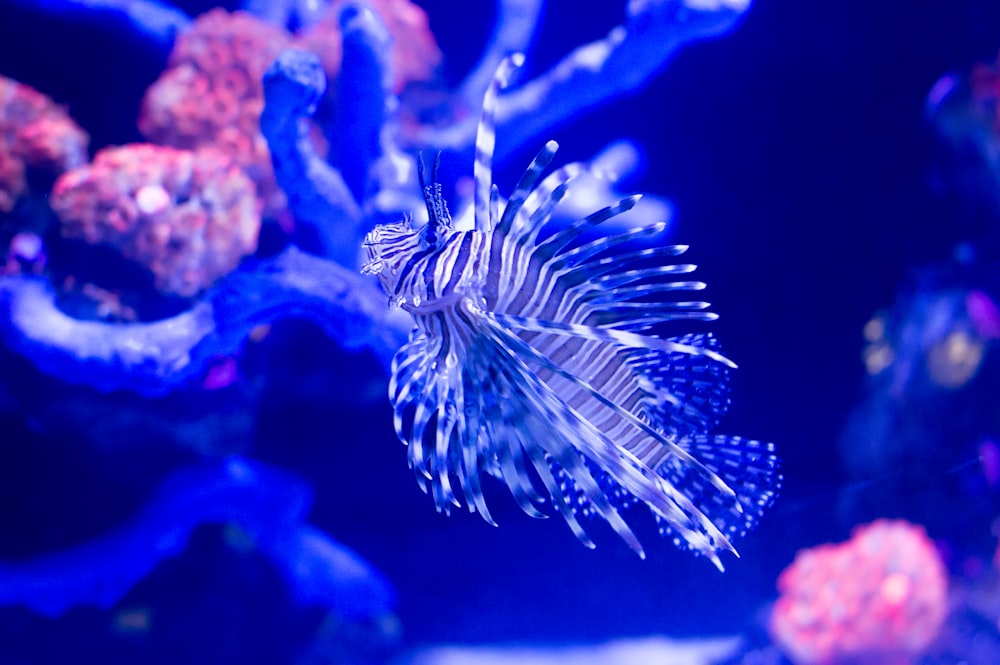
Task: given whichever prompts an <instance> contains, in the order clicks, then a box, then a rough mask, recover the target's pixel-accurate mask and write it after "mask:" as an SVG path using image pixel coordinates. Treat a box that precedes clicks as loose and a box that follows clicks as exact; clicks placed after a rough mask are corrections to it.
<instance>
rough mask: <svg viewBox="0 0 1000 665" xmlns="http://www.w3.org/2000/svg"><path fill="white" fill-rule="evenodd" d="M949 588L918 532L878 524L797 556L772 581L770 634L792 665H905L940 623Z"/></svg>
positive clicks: (888, 523)
mask: <svg viewBox="0 0 1000 665" xmlns="http://www.w3.org/2000/svg"><path fill="white" fill-rule="evenodd" d="M947 587H948V581H947V575H946V571H945V569H944V565H943V564H942V563H941V560H940V557H939V556H938V553H937V551H936V549H935V548H934V543H933V542H931V541H930V539H928V537H927V534H926V532H925V531H924V529H923V528H922V527H919V526H915V525H912V524H909V523H908V522H904V521H901V520H878V521H876V522H873V523H871V524H868V525H865V526H861V527H858V528H857V529H855V531H854V532H853V534H852V536H851V539H850V540H849V541H847V542H845V543H840V544H837V545H821V546H819V547H815V548H811V549H806V550H802V551H801V552H799V554H798V555H797V556H796V557H795V561H794V562H793V563H792V565H790V566H789V567H788V568H786V569H785V570H784V572H782V573H781V576H780V577H779V578H778V590H779V591H780V592H781V597H780V598H779V599H778V601H777V602H776V603H775V605H774V609H773V610H772V613H771V619H770V626H769V628H770V632H771V635H772V637H773V639H774V640H775V642H777V643H778V644H779V646H781V648H782V649H783V650H784V651H785V652H786V653H787V654H788V655H789V657H790V658H791V659H792V661H794V662H795V663H796V664H797V665H811V664H834V663H867V662H870V663H890V662H910V659H911V658H913V657H915V656H918V655H919V654H921V653H922V652H923V651H924V650H925V649H927V647H928V646H929V645H930V644H931V643H932V642H933V641H934V638H935V637H936V636H937V634H938V631H939V630H940V628H941V626H942V624H943V623H944V620H945V617H946V614H947V593H948V588H947Z"/></svg>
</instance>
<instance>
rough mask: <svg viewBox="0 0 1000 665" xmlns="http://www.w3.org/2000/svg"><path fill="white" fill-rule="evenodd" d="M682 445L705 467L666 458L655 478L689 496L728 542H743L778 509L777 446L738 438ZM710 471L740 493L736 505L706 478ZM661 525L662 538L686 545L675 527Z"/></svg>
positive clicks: (708, 438)
mask: <svg viewBox="0 0 1000 665" xmlns="http://www.w3.org/2000/svg"><path fill="white" fill-rule="evenodd" d="M679 445H680V446H681V447H682V448H684V449H685V450H687V451H689V452H690V453H691V454H692V455H693V456H695V457H696V458H697V459H698V460H699V461H700V462H701V467H695V466H691V465H690V464H686V463H684V461H683V460H680V459H678V458H675V457H668V458H667V459H666V460H664V461H663V463H661V464H660V465H659V466H658V467H657V469H656V472H657V473H658V474H659V475H660V476H661V477H663V478H665V479H666V480H667V481H668V482H669V483H670V484H671V485H673V486H674V487H676V488H677V489H678V490H680V491H681V492H683V493H684V494H685V495H687V496H688V497H689V498H690V499H691V501H692V502H693V503H694V504H695V506H697V507H698V510H699V511H701V513H703V514H704V515H705V516H707V517H708V518H709V519H710V520H711V521H712V523H713V524H715V526H716V527H718V529H719V530H720V531H721V532H722V533H724V534H725V535H726V536H727V537H728V538H730V539H737V538H742V537H743V536H745V535H746V534H747V532H749V531H750V530H751V529H753V527H754V526H756V524H757V522H758V521H759V520H760V517H761V515H763V513H764V511H765V510H766V509H767V508H769V507H770V506H771V504H773V503H774V500H775V498H776V497H777V494H778V490H779V489H780V488H781V482H782V476H781V473H780V471H779V468H780V464H779V461H778V457H777V456H776V455H775V454H774V445H772V444H770V443H762V442H760V441H755V440H753V439H746V438H743V437H739V436H726V435H714V436H710V435H705V434H699V435H697V436H693V437H690V438H687V439H684V440H682V441H680V444H679ZM706 469H707V470H708V471H709V472H710V473H711V474H712V475H714V476H716V477H718V478H721V479H722V480H723V481H724V482H725V483H726V485H727V486H728V487H730V488H732V490H733V491H735V492H736V499H737V501H736V502H733V500H732V498H731V497H730V496H723V495H721V494H720V493H719V492H718V490H717V489H716V488H715V487H714V486H713V484H712V483H711V482H710V481H709V479H708V478H707V477H706V474H705V470H706ZM658 521H659V523H660V529H661V532H662V533H663V534H664V535H667V536H670V535H673V536H674V540H675V541H676V542H678V544H683V540H682V539H680V538H678V537H677V535H676V533H675V529H674V528H673V525H671V524H669V523H668V522H667V521H666V520H663V519H659V518H658ZM734 551H735V550H734Z"/></svg>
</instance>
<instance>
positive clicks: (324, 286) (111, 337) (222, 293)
mask: <svg viewBox="0 0 1000 665" xmlns="http://www.w3.org/2000/svg"><path fill="white" fill-rule="evenodd" d="M287 317H294V318H301V319H306V320H309V321H313V322H315V323H316V324H317V325H319V326H321V327H322V328H323V330H325V331H326V333H327V334H328V335H329V336H330V337H331V338H332V339H335V340H337V342H338V344H340V345H341V346H342V347H343V348H345V349H348V350H353V351H357V352H359V353H360V352H361V351H362V350H365V351H367V352H369V353H372V354H373V355H374V357H375V358H376V359H377V360H379V361H380V362H381V363H382V365H383V366H384V367H386V368H388V367H389V363H390V361H391V360H392V356H393V354H394V353H395V352H396V349H397V348H399V345H400V344H401V343H402V342H403V340H405V338H406V332H407V330H408V326H406V325H405V324H404V323H403V321H402V320H401V318H396V317H394V316H392V314H391V313H390V312H389V311H388V309H387V308H386V307H385V303H384V301H383V300H382V298H381V297H380V295H379V293H378V291H377V290H376V288H375V287H374V286H373V285H372V284H371V283H370V282H368V281H367V280H366V279H364V278H363V277H361V275H358V274H356V273H354V272H353V271H350V270H347V269H345V268H342V267H340V266H338V265H337V264H335V263H333V262H331V261H324V260H322V259H318V258H316V257H312V256H309V255H308V254H305V253H303V252H301V251H299V250H297V249H295V248H289V249H287V250H285V251H284V252H283V253H281V254H279V255H278V256H276V257H272V258H269V259H264V260H260V261H253V262H249V263H247V264H246V265H244V266H242V267H241V268H240V269H238V270H236V271H234V272H232V273H230V274H229V275H227V276H226V277H224V278H223V279H221V280H219V282H218V283H216V285H215V286H214V287H213V288H211V289H210V290H209V291H208V292H207V293H206V294H205V296H204V298H203V299H202V300H200V301H199V302H198V303H197V304H195V305H194V306H193V307H192V308H191V309H189V310H187V311H185V312H182V313H181V314H178V315H176V316H174V317H171V318H168V319H163V320H160V321H155V322H152V323H118V324H106V323H99V322H96V321H80V320H78V319H74V318H72V317H70V316H67V315H66V314H65V313H63V312H62V311H60V310H59V309H58V308H57V307H56V305H55V296H54V294H53V292H52V289H51V288H50V287H49V286H48V284H47V283H46V282H45V281H44V280H42V279H39V278H30V277H0V340H2V341H3V344H4V346H5V347H6V348H8V349H10V350H12V351H14V352H16V353H18V354H21V355H23V356H24V357H27V358H31V359H32V361H33V362H34V363H35V364H36V366H37V367H38V369H40V370H42V371H43V372H46V373H48V374H51V375H53V376H57V377H60V378H61V379H62V380H63V381H67V382H69V383H74V384H81V383H82V384H85V385H88V386H92V387H94V388H96V389H98V390H101V391H105V392H111V391H116V390H130V391H133V392H136V393H139V394H142V395H146V396H154V395H162V394H164V393H169V392H171V391H175V390H178V389H180V388H182V387H184V386H186V385H188V384H189V383H190V381H192V380H195V379H197V378H198V377H202V376H204V375H205V374H206V372H207V371H208V370H209V368H210V367H211V366H212V365H213V364H214V363H215V362H216V359H217V358H218V357H219V356H225V355H231V354H234V353H235V352H236V351H237V350H238V349H239V348H240V346H241V345H242V344H243V340H245V339H246V338H247V337H248V336H249V335H251V333H252V331H253V330H254V329H255V328H256V327H257V326H259V325H263V324H267V323H270V322H272V321H275V320H279V319H283V318H287Z"/></svg>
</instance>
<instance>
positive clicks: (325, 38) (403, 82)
mask: <svg viewBox="0 0 1000 665" xmlns="http://www.w3.org/2000/svg"><path fill="white" fill-rule="evenodd" d="M370 4H371V6H372V9H374V10H375V11H376V12H377V13H378V15H379V16H380V17H381V18H382V21H383V22H384V23H385V27H386V29H387V30H388V31H389V34H390V35H391V36H392V69H393V75H394V77H395V79H394V84H395V89H396V92H397V93H398V92H400V91H402V90H403V89H404V88H405V87H406V86H407V85H408V84H410V83H414V82H422V81H429V80H431V79H432V78H433V77H434V75H435V72H436V71H437V68H438V67H439V66H440V64H441V51H440V49H439V48H438V45H437V41H436V40H435V39H434V34H433V33H432V32H431V29H430V22H429V20H428V18H427V14H426V13H425V12H424V10H423V9H421V8H420V7H418V6H417V5H415V4H413V3H412V2H410V0H371V2H370ZM343 5H344V2H343V0H335V1H334V2H333V3H332V4H331V6H330V9H329V10H328V11H327V13H326V15H325V16H324V17H323V18H322V19H320V20H319V21H317V22H316V23H315V24H314V25H312V26H310V27H309V28H308V29H306V30H303V31H302V32H301V33H300V34H299V35H297V37H296V43H295V45H296V47H298V48H301V49H304V50H306V51H312V52H313V53H315V54H317V55H318V56H319V57H320V61H321V62H322V63H323V69H324V70H325V71H326V73H327V76H330V77H331V78H332V77H335V76H337V74H339V73H340V58H341V44H340V26H339V23H338V18H337V17H338V16H339V13H340V10H341V9H342V8H343Z"/></svg>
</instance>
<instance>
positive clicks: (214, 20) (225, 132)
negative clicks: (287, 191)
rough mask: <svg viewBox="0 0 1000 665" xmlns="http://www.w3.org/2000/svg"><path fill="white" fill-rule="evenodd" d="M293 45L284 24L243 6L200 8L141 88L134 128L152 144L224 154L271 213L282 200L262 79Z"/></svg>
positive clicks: (279, 206)
mask: <svg viewBox="0 0 1000 665" xmlns="http://www.w3.org/2000/svg"><path fill="white" fill-rule="evenodd" d="M290 45H291V37H290V36H289V35H288V34H287V33H286V32H285V31H284V30H282V29H280V28H277V27H274V26H272V25H270V24H268V23H265V22H264V21H262V20H260V19H258V18H256V17H255V16H253V15H252V14H249V13H247V12H239V11H238V12H233V13H229V12H226V11H225V10H223V9H213V10H212V11H209V12H206V13H205V14H202V15H201V16H200V17H199V18H198V20H197V21H195V22H194V24H193V25H192V28H191V30H189V31H188V32H185V33H183V34H182V35H181V36H180V37H178V39H177V44H176V46H175V47H174V50H173V52H172V53H171V54H170V61H169V63H168V68H167V71H166V72H164V73H163V75H162V76H160V78H159V79H158V80H157V81H156V82H155V83H154V84H153V85H152V86H150V88H149V90H147V91H146V96H145V97H144V99H143V103H142V110H141V114H140V116H139V131H140V132H142V134H143V136H145V137H146V138H147V139H148V140H150V141H152V142H154V143H160V144H164V145H169V146H173V147H176V148H186V149H193V148H197V147H200V146H208V145H212V146H214V147H216V148H218V149H220V150H222V151H224V152H226V153H227V154H228V155H230V156H231V157H233V159H235V160H236V162H237V164H239V166H240V167H241V168H243V170H244V171H246V173H247V174H248V175H249V176H250V177H251V178H252V179H253V181H254V183H255V184H256V186H257V191H258V195H259V196H260V198H261V200H262V201H263V203H264V209H265V211H267V212H268V213H276V212H277V211H279V210H281V209H283V208H284V205H285V203H284V194H283V193H282V192H281V190H280V189H279V188H278V185H277V182H276V181H275V179H274V173H273V171H272V169H271V157H270V153H269V152H268V149H267V142H266V141H265V140H264V137H263V136H261V133H260V112H261V109H263V107H264V95H263V90H262V88H261V77H262V76H263V75H264V70H265V69H266V68H267V66H268V65H269V64H270V63H271V61H272V60H274V59H275V58H276V57H277V56H278V54H279V53H281V52H282V51H283V50H285V49H286V48H288V47H289V46H290Z"/></svg>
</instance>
